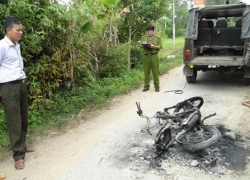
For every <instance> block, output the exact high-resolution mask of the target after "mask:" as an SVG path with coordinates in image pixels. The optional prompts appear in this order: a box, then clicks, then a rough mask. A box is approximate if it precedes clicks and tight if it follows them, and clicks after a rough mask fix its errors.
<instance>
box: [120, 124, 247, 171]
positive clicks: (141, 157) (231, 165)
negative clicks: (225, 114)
mask: <svg viewBox="0 0 250 180" xmlns="http://www.w3.org/2000/svg"><path fill="white" fill-rule="evenodd" d="M218 129H219V130H220V131H221V134H222V137H221V139H220V141H219V142H218V143H217V144H215V145H214V146H212V147H210V148H206V149H204V150H202V151H198V152H188V151H185V150H184V149H183V147H182V146H181V145H179V144H178V143H174V144H173V146H171V147H170V148H169V149H168V150H166V151H165V152H164V153H162V154H161V155H160V156H157V153H156V149H155V145H154V138H155V136H154V135H152V136H150V135H148V134H146V133H140V134H138V136H136V137H137V138H133V139H132V140H131V144H130V145H128V147H127V148H126V150H124V151H127V153H125V154H126V155H125V156H124V157H121V156H120V157H119V161H122V162H124V161H126V162H127V163H126V164H127V165H128V166H129V167H130V169H131V170H135V171H137V170H138V169H142V166H144V167H145V168H146V170H149V169H150V170H154V171H158V172H159V173H160V172H166V169H168V167H169V166H170V165H171V164H172V165H175V164H179V165H181V166H185V167H191V168H198V169H200V170H203V171H206V172H208V173H210V174H214V175H217V176H221V175H225V174H229V173H230V174H231V173H235V172H239V171H243V170H244V169H245V168H246V165H247V163H248V161H249V160H250V158H249V156H250V146H249V145H250V143H249V142H250V138H249V137H242V136H240V135H239V134H235V133H234V132H231V131H230V130H229V129H226V128H225V127H223V126H219V127H218ZM155 133H156V132H153V134H155ZM128 152H129V153H128Z"/></svg>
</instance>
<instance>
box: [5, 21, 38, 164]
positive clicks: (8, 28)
mask: <svg viewBox="0 0 250 180" xmlns="http://www.w3.org/2000/svg"><path fill="white" fill-rule="evenodd" d="M4 29H5V33H6V35H5V37H4V39H2V40H1V41H0V94H1V96H2V100H3V107H4V112H5V115H6V120H7V130H8V135H9V139H10V145H11V149H12V151H13V158H14V160H15V168H16V169H23V168H24V157H25V153H26V152H33V151H34V149H33V148H31V147H27V146H26V144H25V141H26V134H27V127H28V93H27V85H26V84H25V83H24V79H25V78H26V75H25V72H24V70H23V59H22V57H21V50H20V45H19V44H18V41H19V40H21V38H22V35H23V26H22V23H21V21H20V20H19V19H17V18H13V17H9V18H7V19H6V21H5V23H4Z"/></svg>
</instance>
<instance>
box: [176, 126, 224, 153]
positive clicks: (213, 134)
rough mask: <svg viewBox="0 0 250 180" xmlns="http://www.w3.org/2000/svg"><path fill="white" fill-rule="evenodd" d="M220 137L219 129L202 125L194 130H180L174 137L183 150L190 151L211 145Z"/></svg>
mask: <svg viewBox="0 0 250 180" xmlns="http://www.w3.org/2000/svg"><path fill="white" fill-rule="evenodd" d="M220 138H221V133H220V131H219V130H218V129H217V128H216V127H213V126H203V127H202V129H201V130H199V131H196V132H188V131H182V132H180V133H178V134H177V135H176V137H175V139H176V141H177V142H178V143H179V144H181V145H182V146H183V148H184V149H185V150H187V151H192V152H194V151H199V150H202V149H205V148H208V147H210V146H213V145H214V144H216V143H217V142H218V141H219V140H220Z"/></svg>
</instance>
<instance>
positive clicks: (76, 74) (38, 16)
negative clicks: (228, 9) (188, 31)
mask: <svg viewBox="0 0 250 180" xmlns="http://www.w3.org/2000/svg"><path fill="white" fill-rule="evenodd" d="M4 2H5V4H1V6H0V9H1V11H0V19H1V25H0V29H1V32H0V36H1V38H2V37H4V31H3V27H2V24H3V22H4V20H5V19H6V17H8V16H15V17H18V18H20V19H21V20H22V23H23V25H24V27H25V32H24V36H23V39H22V41H21V42H20V43H21V47H22V55H23V58H24V61H25V72H26V75H27V77H28V79H27V84H28V87H29V101H30V105H29V134H28V141H29V142H32V141H35V139H36V138H37V137H39V136H43V135H48V134H50V133H51V132H56V133H58V132H64V131H65V130H67V129H69V128H70V127H72V126H75V125H77V124H79V122H80V121H82V120H85V119H87V117H89V116H91V114H92V115H93V114H97V113H98V110H99V109H103V108H105V107H106V106H107V105H108V104H109V102H110V100H111V99H112V98H114V97H115V96H118V95H121V94H126V93H128V92H130V91H132V90H133V89H135V88H138V87H141V84H142V83H143V70H142V61H141V49H140V47H139V45H138V44H137V41H138V40H139V38H140V37H141V36H142V35H143V34H144V29H145V27H146V26H147V25H148V24H153V25H155V26H156V28H157V32H156V34H158V35H160V36H161V37H162V41H163V46H164V48H163V49H162V50H161V52H160V55H159V56H160V72H161V74H164V73H166V72H167V71H168V70H169V69H171V68H173V67H175V66H177V65H180V64H181V61H182V53H180V52H182V48H183V42H184V38H183V34H180V37H179V38H177V39H176V46H175V47H173V45H172V39H170V37H169V36H168V33H169V31H167V29H168V28H171V23H169V22H167V21H162V17H163V16H164V15H165V16H169V18H170V19H171V15H170V12H171V8H170V6H169V4H168V1H165V0H164V1H163V0H157V1H155V3H154V4H153V5H152V3H151V1H150V0H145V1H143V2H144V3H143V4H142V3H141V1H138V2H137V1H131V2H130V1H129V0H128V1H116V0H100V1H99V0H94V1H91V0H89V1H88V0H85V1H75V3H74V4H72V5H70V6H68V5H60V4H58V3H56V1H55V2H54V3H50V1H49V0H48V1H47V0H20V1H18V2H17V1H14V0H13V1H12V0H9V1H4ZM150 8H154V10H155V11H152V9H150ZM182 8H183V7H182ZM128 10H129V12H128ZM152 12H155V13H152ZM156 12H157V13H156ZM166 12H167V14H166ZM124 13H125V14H124ZM182 18H183V17H182ZM133 19H137V20H138V22H132V20H133ZM183 19H185V18H183ZM166 23H167V24H168V27H167V28H166V27H165V24H166ZM183 32H184V31H183ZM168 55H175V57H174V58H169V59H168V58H167V56H168ZM8 146H9V140H8V136H7V127H6V122H5V116H4V111H3V108H2V106H1V104H0V160H1V159H3V158H4V157H6V154H8V155H10V154H11V152H10V151H9V149H8Z"/></svg>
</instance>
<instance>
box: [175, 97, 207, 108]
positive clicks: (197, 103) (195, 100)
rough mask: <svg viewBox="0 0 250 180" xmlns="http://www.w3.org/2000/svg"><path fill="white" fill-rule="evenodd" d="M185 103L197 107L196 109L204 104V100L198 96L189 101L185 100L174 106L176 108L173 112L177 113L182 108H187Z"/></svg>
mask: <svg viewBox="0 0 250 180" xmlns="http://www.w3.org/2000/svg"><path fill="white" fill-rule="evenodd" d="M187 102H190V103H191V104H192V105H193V106H195V107H197V108H198V109H200V108H201V106H202V105H203V103H204V100H203V98H202V97H199V96H195V97H192V98H189V99H186V100H185V101H183V102H180V103H179V104H177V105H176V108H175V110H174V112H179V111H180V110H181V109H183V108H187V107H188V106H189V105H188V104H187Z"/></svg>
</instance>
